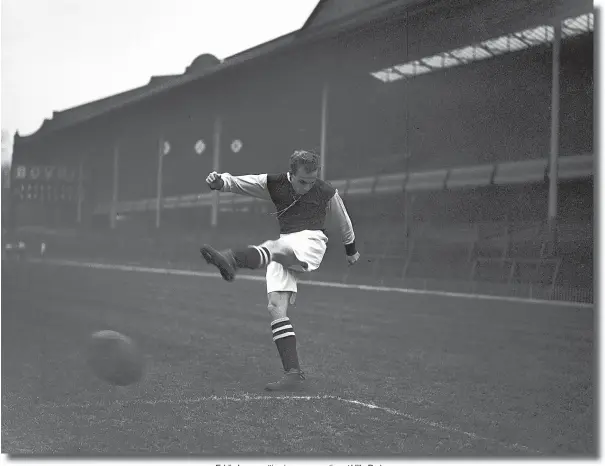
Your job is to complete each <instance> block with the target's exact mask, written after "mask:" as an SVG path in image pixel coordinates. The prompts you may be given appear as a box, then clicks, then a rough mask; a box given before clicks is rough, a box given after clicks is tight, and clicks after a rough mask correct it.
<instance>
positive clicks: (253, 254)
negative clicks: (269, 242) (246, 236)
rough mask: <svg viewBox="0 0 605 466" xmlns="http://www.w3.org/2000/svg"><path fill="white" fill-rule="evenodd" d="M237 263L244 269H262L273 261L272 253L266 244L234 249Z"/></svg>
mask: <svg viewBox="0 0 605 466" xmlns="http://www.w3.org/2000/svg"><path fill="white" fill-rule="evenodd" d="M233 256H234V257H235V263H236V264H237V266H238V267H239V268H242V269H260V268H262V267H266V266H267V265H269V262H271V253H270V252H269V250H268V249H267V248H266V247H264V246H248V247H247V248H243V249H238V250H235V251H233Z"/></svg>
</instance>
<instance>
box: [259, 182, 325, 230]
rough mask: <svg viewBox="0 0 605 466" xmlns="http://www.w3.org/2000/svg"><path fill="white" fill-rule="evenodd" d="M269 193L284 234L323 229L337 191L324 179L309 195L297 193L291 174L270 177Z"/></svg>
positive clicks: (316, 184)
mask: <svg viewBox="0 0 605 466" xmlns="http://www.w3.org/2000/svg"><path fill="white" fill-rule="evenodd" d="M267 190H268V191H269V195H270V196H271V201H272V202H273V205H275V209H276V216H277V219H278V221H279V231H280V233H282V234H286V233H294V232H296V231H302V230H323V229H324V226H325V222H326V209H327V207H328V204H329V202H330V199H332V197H333V196H334V194H335V192H336V190H335V189H334V188H333V187H332V186H330V185H329V184H328V183H326V182H325V181H323V180H317V181H316V182H315V184H314V185H313V187H312V188H311V189H310V190H309V192H307V193H306V194H303V195H302V196H301V195H298V194H296V192H295V191H294V188H293V187H292V184H291V183H290V180H289V179H288V174H287V173H279V174H277V175H267Z"/></svg>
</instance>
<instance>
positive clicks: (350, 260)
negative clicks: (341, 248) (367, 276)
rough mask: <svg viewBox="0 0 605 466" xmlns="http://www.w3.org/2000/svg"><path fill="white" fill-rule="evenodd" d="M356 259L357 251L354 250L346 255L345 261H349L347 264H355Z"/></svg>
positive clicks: (357, 257) (357, 256) (357, 258)
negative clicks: (349, 254) (350, 254)
mask: <svg viewBox="0 0 605 466" xmlns="http://www.w3.org/2000/svg"><path fill="white" fill-rule="evenodd" d="M358 260H359V253H358V252H356V253H355V254H353V255H352V256H347V262H348V263H349V265H353V264H355V262H357V261H358Z"/></svg>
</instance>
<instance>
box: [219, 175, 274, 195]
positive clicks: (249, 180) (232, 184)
mask: <svg viewBox="0 0 605 466" xmlns="http://www.w3.org/2000/svg"><path fill="white" fill-rule="evenodd" d="M221 178H222V180H223V183H224V184H223V188H222V189H221V191H222V192H227V193H234V194H241V195H242V196H251V197H256V198H259V199H265V200H268V201H269V200H271V196H270V195H269V190H268V189H267V175H266V174H263V175H243V176H233V175H231V174H230V173H221Z"/></svg>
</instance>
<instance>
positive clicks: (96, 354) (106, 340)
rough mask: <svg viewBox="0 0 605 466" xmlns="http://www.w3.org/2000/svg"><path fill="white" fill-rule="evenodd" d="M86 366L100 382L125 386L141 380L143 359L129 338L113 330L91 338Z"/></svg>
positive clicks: (104, 331) (96, 334) (93, 335)
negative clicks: (87, 365)
mask: <svg viewBox="0 0 605 466" xmlns="http://www.w3.org/2000/svg"><path fill="white" fill-rule="evenodd" d="M88 364H89V366H90V368H91V369H92V372H93V373H94V374H95V375H96V376H97V377H98V378H100V379H101V380H104V381H105V382H107V383H110V384H112V385H118V386H122V387H124V386H127V385H132V384H134V383H137V382H139V381H140V380H141V379H142V378H143V372H144V366H145V364H144V358H143V355H142V353H141V351H140V350H139V348H138V347H137V345H136V344H135V343H134V342H133V341H132V339H131V338H129V337H127V336H126V335H123V334H121V333H119V332H115V331H113V330H101V331H99V332H95V333H93V334H92V336H91V341H90V347H89V351H88Z"/></svg>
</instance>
